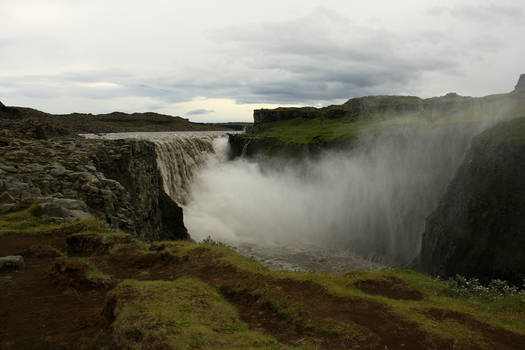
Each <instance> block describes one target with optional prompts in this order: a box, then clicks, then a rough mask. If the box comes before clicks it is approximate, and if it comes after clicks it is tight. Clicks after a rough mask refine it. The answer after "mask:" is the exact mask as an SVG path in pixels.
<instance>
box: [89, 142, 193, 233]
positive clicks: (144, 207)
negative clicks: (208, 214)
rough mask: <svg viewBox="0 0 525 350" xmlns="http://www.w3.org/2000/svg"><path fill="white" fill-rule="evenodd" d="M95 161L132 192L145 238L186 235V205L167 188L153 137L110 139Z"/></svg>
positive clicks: (137, 221) (137, 228) (138, 230)
mask: <svg viewBox="0 0 525 350" xmlns="http://www.w3.org/2000/svg"><path fill="white" fill-rule="evenodd" d="M104 144H105V145H106V146H107V147H101V148H100V149H99V150H98V151H97V152H96V153H95V154H94V155H93V161H94V163H95V166H96V168H97V169H98V170H100V171H101V172H102V173H103V174H104V175H105V176H106V177H108V178H111V179H116V180H118V181H119V183H120V184H121V185H122V186H123V187H124V188H125V189H126V191H127V192H128V193H129V195H130V201H131V205H132V207H133V217H134V226H135V232H136V233H137V234H138V236H139V237H140V238H142V239H145V240H149V241H155V240H162V239H186V238H188V237H189V236H188V232H187V230H186V227H185V226H184V222H183V214H182V208H181V207H179V206H178V205H177V203H175V202H174V201H173V200H172V199H171V198H170V197H169V196H168V195H166V193H165V192H164V185H163V179H162V176H161V174H160V171H159V169H158V165H157V154H156V151H155V144H154V143H152V142H149V141H137V140H117V141H111V142H110V141H106V142H104Z"/></svg>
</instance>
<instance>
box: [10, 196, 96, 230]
mask: <svg viewBox="0 0 525 350" xmlns="http://www.w3.org/2000/svg"><path fill="white" fill-rule="evenodd" d="M37 207H38V204H34V205H32V206H30V207H29V208H26V209H24V210H21V211H17V212H13V213H8V214H3V215H0V236H1V235H5V234H8V233H18V234H52V233H54V232H56V231H57V230H67V229H68V228H73V227H77V226H82V228H83V229H84V230H94V231H101V230H103V229H104V227H103V224H102V223H101V222H100V221H99V220H97V219H94V218H91V219H86V220H82V221H78V222H75V223H71V224H56V223H53V222H50V221H49V220H47V219H45V218H43V217H41V216H38V215H36V214H35V209H36V208H37Z"/></svg>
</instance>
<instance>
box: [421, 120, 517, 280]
mask: <svg viewBox="0 0 525 350" xmlns="http://www.w3.org/2000/svg"><path fill="white" fill-rule="evenodd" d="M524 175H525V116H522V117H520V118H517V119H515V120H512V121H510V122H504V123H501V124H499V125H497V126H496V127H493V128H491V129H489V130H487V131H485V132H483V133H482V134H481V135H479V136H477V137H476V138H475V139H474V141H473V144H472V148H471V150H470V151H469V153H468V155H467V157H466V159H465V161H464V163H463V165H462V166H461V168H460V169H459V171H458V172H457V174H456V176H455V178H454V180H453V181H452V183H451V184H450V186H449V188H448V190H447V192H446V194H445V195H444V196H443V198H442V199H441V201H440V204H439V207H438V208H437V209H436V210H435V211H434V213H432V215H430V217H429V218H428V220H427V224H426V230H425V232H424V234H423V241H422V251H421V256H420V258H421V263H422V266H423V268H424V270H425V271H427V272H429V273H432V274H439V275H442V276H451V275H455V274H462V275H467V276H477V277H480V278H483V279H492V278H503V279H507V280H509V281H512V282H515V283H521V281H522V279H523V278H524V277H525V254H524V251H525V181H524Z"/></svg>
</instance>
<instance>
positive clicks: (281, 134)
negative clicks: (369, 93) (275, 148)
mask: <svg viewBox="0 0 525 350" xmlns="http://www.w3.org/2000/svg"><path fill="white" fill-rule="evenodd" d="M398 98H401V97H398ZM451 99H452V98H449V97H441V98H439V99H436V101H434V103H435V104H436V105H446V104H447V103H450V100H451ZM431 100H432V99H431ZM452 100H453V99H452ZM447 101H448V102H447ZM394 102H395V99H394V100H393V102H392V103H394ZM452 102H453V101H452ZM478 102H479V103H478ZM478 102H474V103H473V104H471V105H469V104H466V105H465V106H464V107H462V108H458V109H456V110H451V111H446V110H445V111H437V112H432V111H421V112H399V111H395V109H394V107H395V106H394V105H392V106H391V107H392V109H391V111H388V110H387V111H385V112H381V113H376V114H362V115H359V116H358V117H357V118H356V117H349V116H343V117H341V118H335V119H330V118H324V117H316V118H301V117H296V118H293V119H286V120H280V121H275V122H267V123H262V124H259V126H258V129H257V131H256V132H255V135H256V136H257V137H260V138H274V139H277V140H279V141H281V142H284V143H297V144H311V143H314V144H315V143H326V142H345V141H349V140H352V139H355V138H357V137H359V136H362V135H365V134H367V133H370V132H375V131H380V130H383V129H386V128H390V127H394V126H401V125H406V126H408V125H410V126H415V127H421V128H423V130H426V131H431V130H432V129H434V128H436V127H438V128H439V127H443V126H450V125H451V124H458V127H461V124H462V123H472V122H479V121H482V120H489V119H492V118H496V117H498V116H510V117H513V118H514V117H521V116H525V103H524V102H523V101H519V100H514V99H509V98H508V97H507V96H505V95H502V96H499V97H498V96H496V97H487V98H482V99H479V101H478ZM394 104H395V103H394ZM334 107H337V106H334Z"/></svg>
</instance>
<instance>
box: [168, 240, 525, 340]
mask: <svg viewBox="0 0 525 350" xmlns="http://www.w3.org/2000/svg"><path fill="white" fill-rule="evenodd" d="M198 248H200V249H202V248H206V249H208V250H209V254H208V256H214V258H213V259H214V261H213V262H212V263H213V264H229V265H233V266H235V267H236V268H238V269H239V270H240V271H244V272H249V273H252V274H256V275H260V276H262V277H261V278H266V277H270V278H277V279H294V280H299V281H301V280H306V281H311V282H314V283H316V284H318V285H320V286H322V287H324V288H326V290H327V292H328V293H329V294H331V295H334V296H338V297H344V298H345V297H358V298H364V299H367V300H371V301H375V302H378V303H381V304H384V305H386V306H387V307H389V308H390V309H391V310H392V311H393V312H394V313H395V314H397V315H399V316H400V317H402V318H403V319H406V320H409V321H413V322H416V323H417V324H419V325H420V327H421V328H423V329H425V330H427V331H428V332H431V333H434V334H438V335H440V336H442V337H444V338H447V339H453V340H454V343H455V344H456V346H457V348H460V349H461V348H464V349H468V348H471V347H472V346H477V347H480V348H489V347H487V345H486V344H485V343H484V340H483V338H482V337H481V335H480V334H479V333H477V332H476V331H475V330H472V329H471V328H469V327H468V326H466V325H456V324H455V327H454V328H450V326H451V324H452V323H454V322H455V321H454V320H447V321H446V322H440V323H439V322H436V321H435V320H432V319H430V318H428V317H427V316H425V315H423V314H422V313H421V310H425V309H429V308H438V309H444V310H450V311H455V312H460V313H464V314H467V315H469V316H471V317H472V318H473V319H475V320H479V321H480V322H484V323H486V324H489V325H492V326H496V327H501V328H505V329H509V330H512V331H515V332H517V333H521V334H525V297H524V296H523V295H500V296H494V297H490V298H483V297H460V296H458V295H457V294H456V293H454V291H453V290H451V288H450V287H449V286H448V285H447V283H446V282H445V281H440V280H437V279H434V278H432V277H430V276H427V275H424V274H421V273H418V272H415V271H412V270H402V269H389V270H382V271H351V272H349V273H348V274H346V275H344V276H341V275H334V274H329V273H320V272H309V273H303V272H289V271H270V270H269V269H267V268H266V267H264V266H263V265H262V264H260V263H259V262H257V261H255V260H254V259H252V258H248V257H245V256H242V255H240V254H238V253H237V252H235V251H234V250H233V249H232V248H229V247H225V246H217V245H210V244H207V243H201V244H195V243H192V242H176V243H175V245H174V246H172V249H173V251H174V252H178V255H179V256H184V255H188V254H191V251H192V250H193V249H198ZM390 277H395V278H397V279H400V280H402V281H404V282H405V283H406V286H407V288H408V289H409V290H415V291H419V292H420V293H422V294H423V299H422V300H398V299H391V298H388V297H385V296H381V295H372V294H367V293H365V292H363V291H362V290H360V289H358V288H357V287H356V286H355V283H356V282H357V281H360V280H384V279H388V278H390ZM255 278H257V277H255ZM239 283H240V284H239V285H240V287H239V288H245V287H246V286H245V285H243V283H242V281H239ZM250 293H251V294H253V295H259V296H261V297H262V298H263V299H264V300H266V301H268V302H270V303H271V304H272V305H274V307H275V308H276V309H277V310H278V311H279V312H280V313H281V314H283V315H285V316H286V317H289V318H290V319H297V318H299V317H300V315H301V314H303V313H304V312H305V311H306V310H304V306H303V305H301V304H300V303H296V302H294V300H291V299H290V298H288V297H287V296H286V295H283V294H282V293H280V292H279V291H278V290H276V289H272V288H270V287H268V286H265V285H261V286H259V287H258V289H255V290H250ZM456 323H457V322H456ZM305 326H307V327H315V328H316V329H319V330H321V331H323V332H329V331H330V330H332V331H334V332H336V333H339V331H340V330H338V329H337V325H334V324H332V325H330V324H327V323H325V322H322V323H318V324H305ZM334 327H335V328H334ZM344 334H348V332H346V331H345V332H344Z"/></svg>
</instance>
